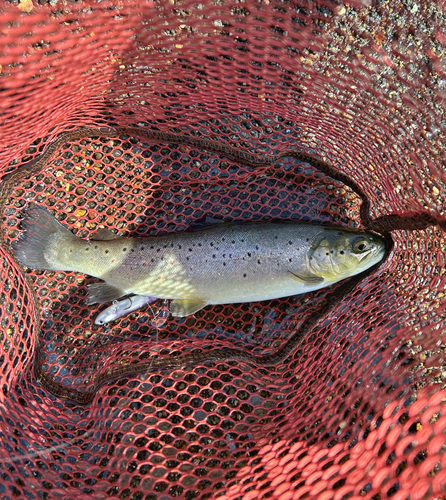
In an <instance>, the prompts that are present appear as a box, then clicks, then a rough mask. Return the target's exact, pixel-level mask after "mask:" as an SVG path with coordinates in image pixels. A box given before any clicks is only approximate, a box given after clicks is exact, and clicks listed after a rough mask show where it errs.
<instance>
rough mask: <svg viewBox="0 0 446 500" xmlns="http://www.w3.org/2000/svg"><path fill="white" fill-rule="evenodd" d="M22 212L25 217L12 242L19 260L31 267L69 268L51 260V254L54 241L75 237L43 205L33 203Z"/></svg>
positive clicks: (60, 269)
mask: <svg viewBox="0 0 446 500" xmlns="http://www.w3.org/2000/svg"><path fill="white" fill-rule="evenodd" d="M24 213H25V217H24V219H22V222H21V229H22V233H21V234H20V236H19V238H18V239H17V240H16V241H14V242H13V243H12V248H13V250H14V251H15V253H16V255H17V258H18V259H19V261H20V262H21V263H22V264H23V265H25V266H27V267H31V268H33V269H48V270H51V271H66V270H70V269H68V268H66V267H64V266H61V265H60V264H58V263H57V262H53V261H52V259H51V256H52V254H53V250H54V246H55V244H56V243H55V242H56V241H58V242H59V241H61V240H66V241H68V240H70V239H77V237H76V236H75V235H74V234H73V233H71V232H70V231H69V230H68V229H67V228H66V227H65V226H63V225H62V224H61V223H60V222H59V221H57V220H56V219H55V218H54V217H53V216H52V215H51V213H50V212H49V211H48V210H47V209H46V208H45V207H39V206H35V205H33V206H31V207H29V208H27V209H26V210H25V211H24ZM55 236H56V237H55Z"/></svg>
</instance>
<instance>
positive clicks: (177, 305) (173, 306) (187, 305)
mask: <svg viewBox="0 0 446 500" xmlns="http://www.w3.org/2000/svg"><path fill="white" fill-rule="evenodd" d="M207 305H208V302H207V300H203V299H175V300H172V302H171V303H170V314H172V316H190V315H191V314H194V313H196V312H197V311H199V310H200V309H203V307H205V306H207Z"/></svg>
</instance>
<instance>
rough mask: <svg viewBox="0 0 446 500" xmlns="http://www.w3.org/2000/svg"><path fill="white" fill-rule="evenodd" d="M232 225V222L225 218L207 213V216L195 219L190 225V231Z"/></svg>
mask: <svg viewBox="0 0 446 500" xmlns="http://www.w3.org/2000/svg"><path fill="white" fill-rule="evenodd" d="M222 224H223V225H231V224H232V222H228V221H225V220H223V219H217V218H215V217H211V216H209V215H207V216H206V217H201V218H200V219H197V220H194V221H193V222H192V224H191V225H190V226H189V229H188V230H189V231H192V232H193V231H199V230H200V229H209V228H211V227H215V226H221V225H222Z"/></svg>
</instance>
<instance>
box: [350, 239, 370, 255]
mask: <svg viewBox="0 0 446 500" xmlns="http://www.w3.org/2000/svg"><path fill="white" fill-rule="evenodd" d="M369 246H370V245H369V242H368V241H367V240H365V239H364V238H358V239H356V240H355V242H354V243H353V251H354V252H356V253H362V252H365V251H366V250H368V249H369Z"/></svg>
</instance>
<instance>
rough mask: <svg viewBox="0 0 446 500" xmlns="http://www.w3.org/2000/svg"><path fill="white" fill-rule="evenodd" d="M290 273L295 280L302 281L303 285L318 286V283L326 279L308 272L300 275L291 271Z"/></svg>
mask: <svg viewBox="0 0 446 500" xmlns="http://www.w3.org/2000/svg"><path fill="white" fill-rule="evenodd" d="M288 272H289V273H290V274H291V275H292V276H293V278H294V279H295V280H297V281H301V282H302V283H312V284H316V283H322V282H323V281H324V278H321V277H320V276H318V275H317V274H313V273H311V272H308V271H304V272H299V274H296V273H293V272H291V271H288Z"/></svg>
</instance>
